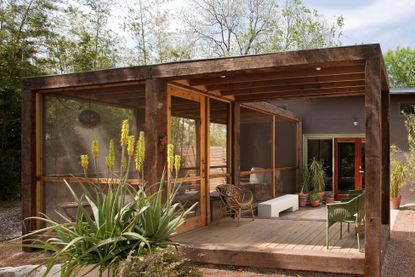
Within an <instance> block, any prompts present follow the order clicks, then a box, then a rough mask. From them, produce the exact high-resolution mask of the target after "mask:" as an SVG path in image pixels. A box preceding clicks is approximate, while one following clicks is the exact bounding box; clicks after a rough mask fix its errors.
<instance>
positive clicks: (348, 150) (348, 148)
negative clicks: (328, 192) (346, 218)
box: [334, 138, 365, 198]
mask: <svg viewBox="0 0 415 277" xmlns="http://www.w3.org/2000/svg"><path fill="white" fill-rule="evenodd" d="M364 146H365V143H364V139H362V138H345V139H341V138H338V139H335V154H334V162H335V168H334V175H335V178H334V192H335V195H336V198H342V197H347V196H348V193H349V191H350V190H361V189H362V188H364V169H365V163H364V161H365V148H364Z"/></svg>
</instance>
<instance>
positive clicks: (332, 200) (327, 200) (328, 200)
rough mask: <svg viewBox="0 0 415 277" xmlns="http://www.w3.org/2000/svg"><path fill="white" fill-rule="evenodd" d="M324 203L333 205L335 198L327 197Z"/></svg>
mask: <svg viewBox="0 0 415 277" xmlns="http://www.w3.org/2000/svg"><path fill="white" fill-rule="evenodd" d="M324 202H326V203H333V202H334V197H326V198H324Z"/></svg>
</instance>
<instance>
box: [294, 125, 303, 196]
mask: <svg viewBox="0 0 415 277" xmlns="http://www.w3.org/2000/svg"><path fill="white" fill-rule="evenodd" d="M296 125H297V128H296V129H297V142H296V144H297V145H296V150H297V153H296V166H297V169H296V182H295V183H296V191H299V190H300V189H301V183H300V182H301V177H302V176H301V170H302V167H303V165H302V153H303V150H302V149H303V123H302V121H301V120H299V121H298V122H296Z"/></svg>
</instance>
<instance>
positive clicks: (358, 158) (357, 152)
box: [333, 137, 366, 198]
mask: <svg viewBox="0 0 415 277" xmlns="http://www.w3.org/2000/svg"><path fill="white" fill-rule="evenodd" d="M347 142H352V143H354V144H355V147H354V179H355V185H354V189H355V190H360V189H362V179H361V178H360V174H361V173H360V168H359V167H360V166H361V165H362V163H363V162H364V161H362V151H361V149H362V148H361V147H362V143H364V142H366V140H365V138H357V137H356V138H341V137H338V138H334V145H333V148H334V149H333V155H334V164H333V166H334V176H333V177H334V178H333V193H334V195H335V197H336V198H338V196H339V194H338V185H339V169H338V165H339V150H338V144H339V143H347ZM343 195H344V194H340V197H342V196H343Z"/></svg>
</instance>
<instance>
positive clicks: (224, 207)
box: [216, 184, 254, 226]
mask: <svg viewBox="0 0 415 277" xmlns="http://www.w3.org/2000/svg"><path fill="white" fill-rule="evenodd" d="M216 191H217V192H218V194H219V198H220V208H221V211H222V217H225V216H230V217H233V218H235V217H236V219H237V225H238V226H239V219H240V218H241V214H242V213H243V212H246V211H251V215H252V220H254V209H253V199H254V198H253V195H252V192H251V191H249V190H244V189H241V188H239V187H237V186H234V185H229V184H226V185H219V186H217V187H216Z"/></svg>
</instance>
